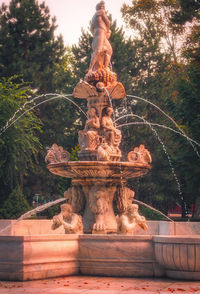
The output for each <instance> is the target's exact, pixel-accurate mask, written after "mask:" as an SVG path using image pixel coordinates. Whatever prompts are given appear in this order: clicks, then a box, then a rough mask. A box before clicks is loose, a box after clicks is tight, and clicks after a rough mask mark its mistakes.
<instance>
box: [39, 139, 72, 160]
mask: <svg viewBox="0 0 200 294" xmlns="http://www.w3.org/2000/svg"><path fill="white" fill-rule="evenodd" d="M69 159H70V154H69V152H67V151H65V150H63V147H61V146H58V145H57V144H53V145H52V147H51V148H50V149H49V150H48V151H47V155H46V157H45V162H48V163H56V162H67V161H68V160H69Z"/></svg>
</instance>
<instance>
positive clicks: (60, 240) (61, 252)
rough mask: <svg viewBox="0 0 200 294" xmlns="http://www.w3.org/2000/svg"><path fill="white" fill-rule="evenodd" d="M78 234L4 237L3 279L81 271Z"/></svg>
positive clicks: (0, 246) (0, 251)
mask: <svg viewBox="0 0 200 294" xmlns="http://www.w3.org/2000/svg"><path fill="white" fill-rule="evenodd" d="M78 248H79V247H78V237H77V236H76V235H54V236H53V235H51V236H48V235H43V236H41V235H40V236H21V237H19V236H0V279H1V280H16V281H25V280H35V279H46V278H51V277H59V276H64V275H66V276H67V275H74V274H77V273H78V269H79V264H78V258H77V256H78Z"/></svg>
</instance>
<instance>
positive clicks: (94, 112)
mask: <svg viewBox="0 0 200 294" xmlns="http://www.w3.org/2000/svg"><path fill="white" fill-rule="evenodd" d="M95 115H96V109H95V108H94V107H91V108H90V109H89V110H88V111H87V116H88V117H90V116H92V117H93V116H95Z"/></svg>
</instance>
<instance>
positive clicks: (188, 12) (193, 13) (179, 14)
mask: <svg viewBox="0 0 200 294" xmlns="http://www.w3.org/2000/svg"><path fill="white" fill-rule="evenodd" d="M179 4H180V6H179V8H178V9H177V10H175V11H173V12H172V20H173V21H174V22H175V23H178V24H184V23H185V22H187V21H189V22H191V21H192V20H193V19H196V18H197V19H199V11H200V2H199V1H198V0H187V1H185V0H179Z"/></svg>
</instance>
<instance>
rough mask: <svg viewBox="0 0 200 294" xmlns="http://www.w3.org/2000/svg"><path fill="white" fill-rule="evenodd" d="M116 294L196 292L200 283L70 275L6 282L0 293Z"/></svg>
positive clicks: (0, 283)
mask: <svg viewBox="0 0 200 294" xmlns="http://www.w3.org/2000/svg"><path fill="white" fill-rule="evenodd" d="M77 293H84V294H87V293H88V294H104V293H105V294H118V293H122V294H123V293H129V294H132V293H134V294H137V293H140V294H141V293H146V294H150V293H162V294H164V293H168V294H169V293H174V294H177V293H186V294H188V293H198V294H200V282H190V281H176V280H168V279H133V278H110V277H91V276H90V277H88V276H73V277H64V278H58V279H49V280H39V281H28V282H5V281H0V294H77Z"/></svg>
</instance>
